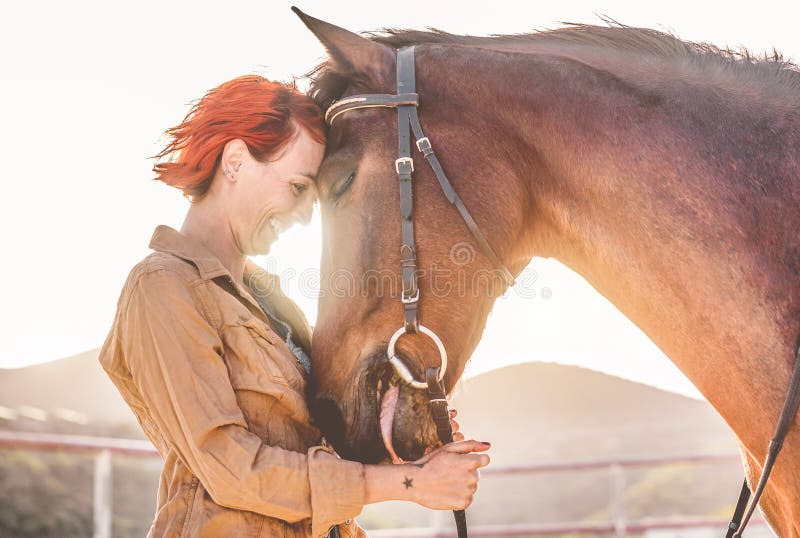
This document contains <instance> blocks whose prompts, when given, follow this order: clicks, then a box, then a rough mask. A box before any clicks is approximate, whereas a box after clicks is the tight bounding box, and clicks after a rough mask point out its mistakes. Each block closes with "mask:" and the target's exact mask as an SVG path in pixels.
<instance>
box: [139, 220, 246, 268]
mask: <svg viewBox="0 0 800 538" xmlns="http://www.w3.org/2000/svg"><path fill="white" fill-rule="evenodd" d="M149 246H150V248H151V249H153V250H157V251H159V252H168V253H169V254H173V255H175V256H177V257H179V258H181V259H184V260H186V261H189V262H191V263H193V264H194V265H195V266H196V267H197V270H198V271H199V272H200V277H201V278H203V279H206V280H211V279H212V278H216V277H219V276H226V275H227V276H231V274H230V272H229V271H228V269H227V268H226V267H225V266H224V265H222V262H221V261H219V259H217V257H216V256H214V255H213V254H212V253H211V252H209V251H208V249H207V248H205V247H204V246H203V245H202V244H200V243H198V242H197V241H194V240H192V239H190V238H189V237H187V236H185V235H184V234H182V233H180V232H179V231H178V230H175V229H174V228H171V227H169V226H166V225H164V224H161V225H159V226H156V229H155V231H154V232H153V237H152V238H150V245H149Z"/></svg>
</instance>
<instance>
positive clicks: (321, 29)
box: [292, 7, 395, 87]
mask: <svg viewBox="0 0 800 538" xmlns="http://www.w3.org/2000/svg"><path fill="white" fill-rule="evenodd" d="M292 11H294V12H295V14H297V16H298V17H300V20H301V21H303V24H305V25H306V27H308V29H309V30H311V32H312V33H313V34H314V35H315V36H317V39H319V41H320V43H322V45H323V46H324V47H325V49H326V50H327V51H328V56H329V57H330V62H331V67H332V69H333V71H334V72H336V73H338V74H340V75H342V76H352V75H361V76H364V77H366V78H367V79H368V80H371V81H373V82H375V83H376V84H377V85H378V86H379V87H392V86H394V79H395V75H394V71H395V51H394V50H393V49H391V48H390V47H387V46H386V45H383V44H381V43H378V42H376V41H372V40H371V39H367V38H365V37H362V36H360V35H358V34H355V33H353V32H351V31H349V30H345V29H344V28H340V27H339V26H336V25H333V24H331V23H329V22H325V21H321V20H319V19H315V18H314V17H311V16H309V15H306V14H305V13H303V12H302V11H300V10H299V9H297V8H296V7H292Z"/></svg>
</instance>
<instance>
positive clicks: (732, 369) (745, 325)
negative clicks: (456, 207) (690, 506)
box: [476, 50, 800, 450]
mask: <svg viewBox="0 0 800 538" xmlns="http://www.w3.org/2000/svg"><path fill="white" fill-rule="evenodd" d="M546 52H547V54H520V53H518V52H508V51H505V52H503V51H485V50H484V51H480V52H476V54H479V55H485V56H486V57H485V58H482V60H481V62H479V63H478V64H479V65H481V66H482V69H484V70H485V71H486V73H485V76H492V77H497V78H494V80H504V81H507V82H512V81H513V84H509V87H508V88H505V89H504V88H502V87H499V88H495V89H494V90H493V91H495V92H499V94H500V95H498V96H497V98H496V99H495V101H494V102H496V103H503V106H502V107H500V108H499V109H498V108H493V109H492V111H491V113H492V114H494V115H495V116H496V118H497V121H499V122H502V123H503V126H504V128H505V129H506V131H507V132H508V136H509V139H513V140H524V143H525V145H526V146H527V148H528V151H529V156H530V159H529V160H527V161H526V162H525V163H523V165H522V166H520V167H519V170H518V173H519V174H521V175H523V176H525V177H526V180H527V182H528V185H529V192H530V194H531V199H530V201H529V202H528V201H526V202H525V203H529V204H530V212H531V214H532V215H533V217H532V218H531V219H530V220H529V224H530V225H529V228H528V229H527V230H526V232H527V234H526V239H525V240H524V241H522V242H521V243H520V244H519V245H518V248H519V249H521V250H524V253H522V254H521V253H519V252H518V253H517V256H516V257H517V258H520V257H524V256H528V257H530V256H547V257H554V258H556V259H559V260H560V261H562V262H563V263H565V264H566V265H568V266H569V267H571V268H572V269H574V270H576V271H577V272H578V273H580V274H581V275H582V276H583V277H585V278H586V279H587V280H588V281H589V282H590V284H592V285H593V286H594V287H595V288H596V289H597V290H598V291H599V292H600V293H601V294H603V295H604V296H605V297H607V298H608V299H609V300H610V301H611V302H612V303H613V304H614V305H615V306H616V307H617V308H619V309H620V310H621V311H622V312H623V313H624V314H625V315H627V316H628V318H629V319H631V320H632V321H633V322H634V323H635V324H636V325H637V326H638V327H639V328H640V329H642V330H643V331H644V332H645V333H646V334H647V335H648V336H649V337H650V338H651V339H652V340H653V341H654V342H655V343H656V345H658V346H659V347H660V348H661V349H662V350H663V351H664V352H665V353H666V354H667V355H668V356H669V357H670V359H671V360H672V361H673V362H674V363H675V364H676V365H677V366H678V367H679V368H680V369H681V370H682V371H683V372H684V373H685V374H686V375H687V377H689V378H690V379H691V380H692V381H693V383H694V384H695V385H696V386H697V387H698V389H699V390H700V391H701V392H702V393H703V394H704V395H705V396H706V398H707V399H708V400H709V401H710V402H711V403H712V405H714V406H715V407H716V408H717V410H718V411H720V413H721V414H722V416H723V417H724V418H725V419H726V420H727V421H728V423H729V424H730V425H731V426H732V427H733V428H734V430H735V431H737V432H744V431H746V432H747V433H746V434H745V435H746V436H747V437H746V438H745V439H743V441H745V442H746V444H750V441H752V442H753V448H754V449H756V450H761V449H762V445H763V443H764V439H765V438H768V436H769V434H770V433H771V432H770V431H769V430H770V429H771V428H772V422H773V421H772V420H771V419H768V420H760V422H759V423H758V424H752V423H751V422H752V421H753V420H754V418H755V417H772V416H773V415H777V411H778V409H779V408H780V405H781V402H782V401H783V398H784V396H785V387H786V386H787V385H788V378H789V374H790V364H791V358H792V356H793V348H794V346H795V345H796V338H797V332H798V330H800V296H798V294H799V293H800V256H799V255H798V253H800V243H799V242H798V239H797V237H792V234H795V235H796V232H791V230H795V231H796V230H798V229H800V215H798V212H797V210H796V207H797V204H800V186H798V182H797V179H796V177H797V176H793V177H792V178H789V177H788V176H784V177H780V176H779V174H780V173H787V172H794V173H797V172H798V171H797V170H793V171H791V170H787V168H786V167H784V168H780V167H776V166H775V165H774V163H775V162H776V160H780V159H782V158H786V159H787V161H786V162H789V161H791V159H789V156H788V155H786V154H785V153H783V154H781V152H782V151H784V152H785V151H787V149H786V148H788V151H791V147H792V146H791V145H786V144H785V143H786V140H782V139H781V138H780V136H779V135H778V134H776V133H775V131H774V130H773V131H770V129H768V128H764V127H763V125H764V124H758V122H755V124H754V123H753V122H754V119H753V118H752V117H749V116H747V114H745V115H744V117H742V116H741V115H737V110H741V109H737V105H736V104H729V103H725V102H723V101H720V100H719V99H718V98H717V97H716V94H715V91H714V89H713V88H702V87H700V88H699V89H696V90H694V93H692V90H690V89H689V86H688V85H687V86H686V87H685V88H679V87H678V86H677V84H674V85H669V84H668V83H665V84H663V85H660V84H659V83H645V82H643V83H642V84H636V83H634V82H631V81H630V78H629V75H628V74H625V75H620V74H619V73H615V72H614V71H613V70H612V69H613V67H614V63H613V61H610V60H607V59H606V60H604V62H605V65H602V66H600V67H598V65H597V62H593V61H592V59H591V58H588V57H587V58H581V57H580V55H579V54H576V52H575V50H573V51H570V53H569V54H564V55H559V54H557V53H555V52H553V51H552V50H550V51H546ZM592 54H595V57H596V53H592ZM493 58H494V60H495V61H494V62H492V61H491V60H492V59H493ZM593 64H594V65H593ZM487 66H488V67H487ZM636 69H642V67H641V66H635V65H633V66H632V65H630V64H626V65H620V66H619V72H620V73H623V72H624V71H629V72H633V71H635V70H636ZM651 69H653V70H654V71H655V70H658V69H659V68H658V66H654V67H651ZM495 71H496V72H495ZM646 74H647V73H645V75H646ZM640 76H641V75H640ZM658 76H659V75H658V74H657V73H653V79H654V80H656V79H657V78H658ZM499 86H502V85H499ZM519 88H525V89H526V90H525V91H522V92H520V91H519ZM503 92H505V93H503ZM692 106H695V107H700V108H699V109H692ZM697 110H700V112H697ZM703 114H711V115H713V117H711V118H707V117H704V116H703ZM764 120H765V121H767V122H768V121H770V118H768V117H767V118H764ZM719 125H723V126H725V127H727V128H729V129H730V131H729V132H727V133H725V136H726V137H727V140H726V142H723V141H722V136H721V135H720V133H719V132H718V131H715V129H716V128H717V126H719ZM759 125H762V127H759ZM789 131H790V132H793V133H795V136H796V133H797V132H798V131H797V129H796V126H795V128H794V129H793V130H792V129H789ZM770 132H772V134H773V136H770ZM748 140H755V141H756V142H757V143H758V147H757V148H756V149H754V148H753V147H752V146H746V145H745V142H746V141H748ZM731 141H733V144H731ZM737 143H741V146H739V147H737V146H736V144H737ZM779 148H784V149H779ZM795 151H796V150H795ZM742 152H743V153H742ZM779 169H780V170H782V171H783V172H779V171H778V170H779ZM754 177H755V178H756V179H755V181H754V180H753V178H754ZM787 186H788V187H790V189H789V190H790V192H788V194H787V193H785V192H784V193H782V194H781V193H780V192H779V191H780V190H781V189H782V188H783V189H785V188H786V187H787ZM781 197H783V198H781ZM792 249H794V250H792ZM732 387H736V389H735V390H732ZM742 401H748V402H751V403H749V404H748V406H750V410H749V411H744V410H743V408H742V406H741V402H742Z"/></svg>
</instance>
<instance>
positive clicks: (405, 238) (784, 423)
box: [325, 46, 800, 538]
mask: <svg viewBox="0 0 800 538" xmlns="http://www.w3.org/2000/svg"><path fill="white" fill-rule="evenodd" d="M418 106H419V95H417V93H416V76H415V66H414V47H413V46H410V47H403V48H401V49H399V50H398V51H397V94H395V95H392V94H361V95H352V96H349V97H345V98H343V99H341V100H339V101H336V102H334V103H333V104H331V105H330V107H328V110H327V111H326V113H325V121H326V122H327V123H328V124H329V125H333V122H334V121H336V118H338V117H339V116H340V115H341V114H344V113H345V112H348V111H350V110H357V109H362V108H376V107H381V108H396V109H397V139H398V157H397V160H395V163H394V168H395V171H396V172H397V177H398V180H399V185H400V215H401V219H402V220H401V233H402V245H401V247H400V265H401V268H402V279H403V291H402V295H401V298H400V300H401V301H402V303H403V311H404V324H403V326H402V327H400V328H399V329H398V330H397V331H396V332H395V333H394V334H393V335H392V337H391V338H390V340H389V344H388V346H387V356H388V357H389V362H390V363H391V364H392V366H393V367H394V369H395V372H396V373H397V375H398V377H400V378H401V379H402V380H403V381H405V382H406V383H408V384H409V385H411V386H412V387H414V388H417V389H427V390H428V395H429V397H430V403H431V412H432V414H433V420H434V422H435V424H436V430H437V432H438V434H439V438H440V440H441V441H442V442H443V443H450V442H452V440H453V435H452V430H451V427H450V417H449V414H448V410H447V400H446V399H445V394H444V388H443V387H442V384H441V381H442V379H443V378H444V374H445V372H446V370H447V352H446V350H445V347H444V344H443V343H442V341H441V339H440V338H439V337H438V336H437V335H436V333H435V332H433V331H432V330H430V329H428V328H427V327H425V326H424V325H421V324H420V323H419V319H418V318H419V313H418V305H419V285H418V282H417V249H416V243H415V241H414V200H413V190H412V180H413V173H414V159H413V158H412V157H411V134H412V133H413V135H414V139H415V143H416V146H417V149H418V150H419V151H420V153H422V155H423V156H424V157H425V160H427V161H428V164H429V165H430V167H431V169H432V170H433V173H434V175H435V176H436V179H437V181H438V182H439V186H440V187H441V189H442V192H444V195H445V197H446V198H447V200H448V201H449V202H450V203H451V204H453V205H454V206H455V207H456V209H457V210H458V213H459V214H460V215H461V218H462V219H463V220H464V222H465V223H466V225H467V228H468V229H469V231H470V232H471V233H472V236H473V238H474V239H475V241H476V243H477V244H478V247H479V248H480V249H481V251H482V252H483V254H484V255H485V256H486V257H487V258H488V259H489V261H490V262H491V263H492V265H493V266H494V268H495V270H497V271H498V272H499V273H500V275H501V276H502V277H503V279H504V281H505V283H506V285H508V286H512V285H513V284H514V277H513V276H512V274H511V271H509V270H508V268H507V267H506V266H505V265H504V264H503V262H502V261H501V260H500V258H499V257H498V256H497V254H496V253H495V251H494V250H493V249H492V247H491V246H490V245H489V243H488V242H487V241H486V239H485V238H484V236H483V234H482V233H481V231H480V229H479V228H478V225H477V224H476V223H475V219H473V218H472V215H470V213H469V211H468V210H467V208H466V206H465V205H464V203H463V202H462V201H461V198H459V196H458V194H457V193H456V191H455V189H454V188H453V186H452V185H451V184H450V181H449V180H448V179H447V176H446V175H445V173H444V169H443V168H442V165H441V163H440V162H439V159H438V158H437V157H436V154H435V153H434V151H433V147H432V146H431V142H430V140H429V139H428V137H427V136H425V134H424V133H423V132H422V126H421V125H420V123H419V116H418V115H417V107H418ZM417 333H422V334H425V335H426V336H428V337H429V338H430V339H431V340H433V342H434V344H436V348H437V349H438V351H439V355H440V360H441V362H440V365H439V366H438V367H431V368H427V369H426V372H425V379H424V380H422V381H420V380H417V379H415V378H414V375H413V374H412V373H411V371H410V370H409V369H408V367H407V366H406V365H405V363H404V362H403V360H402V359H401V358H400V357H398V356H397V355H396V353H395V346H396V344H397V341H398V340H399V338H400V337H401V336H403V335H404V334H417ZM798 406H800V349H798V351H797V356H796V358H795V363H794V371H793V374H792V379H791V382H790V385H789V390H788V394H787V396H786V400H785V401H784V405H783V408H782V410H781V415H780V418H779V420H778V426H777V428H776V431H775V434H774V436H773V438H772V441H770V444H769V450H768V452H767V458H766V460H765V462H764V468H763V471H762V473H761V477H760V479H759V482H758V485H757V487H756V489H755V493H754V494H753V498H752V500H751V499H750V496H751V493H750V489H749V488H748V486H747V480H745V482H744V485H743V487H742V491H741V493H740V496H739V501H738V502H737V505H736V509H735V512H734V516H733V519H732V520H731V523H730V524H729V526H728V532H727V534H726V538H732V537H736V538H739V537H741V534H742V532H743V531H744V528H745V526H746V525H747V523H748V522H749V520H750V517H751V516H752V515H753V512H754V511H755V508H756V506H757V505H758V501H759V499H760V498H761V495H762V493H763V491H764V488H765V487H766V484H767V480H768V479H769V476H770V473H771V472H772V468H773V466H774V464H775V460H776V459H777V457H778V453H779V452H780V450H781V448H782V446H783V441H784V439H785V438H786V435H787V434H788V431H789V428H790V426H791V425H792V423H793V422H794V417H795V415H796V414H797V409H798ZM453 513H454V515H455V519H456V527H457V529H458V536H459V538H466V536H467V526H466V525H467V524H466V516H465V514H464V511H463V510H457V511H454V512H453Z"/></svg>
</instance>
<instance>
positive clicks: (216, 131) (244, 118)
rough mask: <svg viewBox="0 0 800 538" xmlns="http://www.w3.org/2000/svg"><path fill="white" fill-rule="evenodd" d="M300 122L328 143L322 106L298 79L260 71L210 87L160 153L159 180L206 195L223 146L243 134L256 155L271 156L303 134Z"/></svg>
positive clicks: (170, 133) (193, 194)
mask: <svg viewBox="0 0 800 538" xmlns="http://www.w3.org/2000/svg"><path fill="white" fill-rule="evenodd" d="M297 126H300V128H304V129H306V130H307V131H308V132H309V134H310V135H311V136H312V138H313V139H314V140H316V141H317V142H319V143H320V144H324V143H325V123H324V120H323V116H322V111H321V110H320V108H319V107H318V106H317V104H316V103H315V102H314V101H313V100H312V99H311V98H310V97H308V96H307V95H304V94H302V93H300V92H299V91H297V88H296V87H295V85H294V84H285V83H281V82H272V81H269V80H267V79H265V78H264V77H260V76H258V75H245V76H242V77H238V78H235V79H233V80H230V81H228V82H225V83H223V84H221V85H220V86H218V87H216V88H214V89H213V90H211V91H209V92H208V93H207V94H206V95H205V96H204V97H203V98H202V99H200V100H199V101H197V102H196V103H194V105H192V108H191V110H190V111H189V113H188V114H187V115H186V117H185V118H184V120H183V122H182V123H181V124H180V125H177V126H175V127H172V128H171V129H168V130H167V131H166V134H167V135H168V136H169V137H170V138H171V139H172V140H171V141H170V142H169V143H168V144H167V146H166V147H165V148H164V149H163V150H161V152H160V153H159V154H158V155H156V156H155V159H156V160H157V161H161V162H157V163H156V165H155V166H154V167H153V172H155V173H156V177H155V179H156V180H157V181H163V182H164V183H166V184H167V185H171V186H172V187H175V188H178V189H180V190H182V191H183V194H184V195H186V196H190V197H192V198H202V197H203V195H204V194H205V193H206V192H207V191H208V188H209V187H210V186H211V180H212V179H213V178H214V173H215V172H216V169H217V166H218V165H219V160H220V157H221V155H222V150H223V149H224V147H225V144H227V143H228V142H230V141H231V140H235V139H237V138H238V139H241V140H242V141H243V142H244V143H245V144H247V149H248V150H249V151H250V154H251V155H252V156H253V157H254V158H256V159H258V160H259V161H266V160H267V159H269V157H271V156H272V155H274V154H275V153H277V152H278V151H279V150H280V149H281V148H282V147H283V146H285V145H286V144H287V143H288V142H289V141H290V140H292V139H293V138H294V137H295V136H296V135H297V131H298V129H297Z"/></svg>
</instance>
